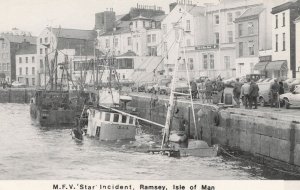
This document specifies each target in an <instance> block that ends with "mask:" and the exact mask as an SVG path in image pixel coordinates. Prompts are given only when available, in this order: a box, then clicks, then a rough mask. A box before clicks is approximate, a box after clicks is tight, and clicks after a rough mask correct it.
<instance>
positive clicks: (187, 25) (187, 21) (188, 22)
mask: <svg viewBox="0 0 300 190" xmlns="http://www.w3.org/2000/svg"><path fill="white" fill-rule="evenodd" d="M186 30H187V31H190V30H191V21H190V20H186Z"/></svg>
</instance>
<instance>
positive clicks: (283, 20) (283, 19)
mask: <svg viewBox="0 0 300 190" xmlns="http://www.w3.org/2000/svg"><path fill="white" fill-rule="evenodd" d="M282 26H283V27H284V26H285V13H282Z"/></svg>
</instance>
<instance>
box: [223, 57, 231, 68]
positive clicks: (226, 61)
mask: <svg viewBox="0 0 300 190" xmlns="http://www.w3.org/2000/svg"><path fill="white" fill-rule="evenodd" d="M224 63H225V67H226V69H230V56H224Z"/></svg>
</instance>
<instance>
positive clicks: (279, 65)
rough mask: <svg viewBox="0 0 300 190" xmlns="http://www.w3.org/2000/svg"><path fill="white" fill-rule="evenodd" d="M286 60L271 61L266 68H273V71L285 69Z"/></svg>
mask: <svg viewBox="0 0 300 190" xmlns="http://www.w3.org/2000/svg"><path fill="white" fill-rule="evenodd" d="M287 69H288V67H287V61H286V60H279V61H271V62H269V64H268V65H267V67H266V70H269V71H270V70H273V71H279V70H287Z"/></svg>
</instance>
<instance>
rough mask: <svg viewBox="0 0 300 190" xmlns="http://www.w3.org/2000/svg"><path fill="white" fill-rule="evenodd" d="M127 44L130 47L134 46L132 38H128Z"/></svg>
mask: <svg viewBox="0 0 300 190" xmlns="http://www.w3.org/2000/svg"><path fill="white" fill-rule="evenodd" d="M127 44H128V45H129V46H131V45H132V40H131V37H128V38H127Z"/></svg>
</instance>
